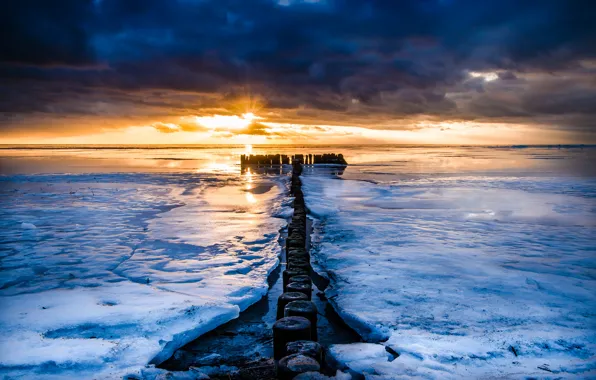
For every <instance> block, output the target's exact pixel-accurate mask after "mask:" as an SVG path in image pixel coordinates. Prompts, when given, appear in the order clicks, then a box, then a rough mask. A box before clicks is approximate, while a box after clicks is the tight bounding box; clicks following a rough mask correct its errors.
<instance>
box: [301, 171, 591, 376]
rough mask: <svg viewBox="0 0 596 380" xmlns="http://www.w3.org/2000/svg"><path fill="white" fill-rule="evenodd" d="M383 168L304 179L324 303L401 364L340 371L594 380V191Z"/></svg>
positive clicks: (518, 178) (535, 179)
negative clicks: (324, 280) (327, 282)
mask: <svg viewBox="0 0 596 380" xmlns="http://www.w3.org/2000/svg"><path fill="white" fill-rule="evenodd" d="M390 166H391V164H383V163H382V162H379V163H375V164H374V165H369V166H363V167H360V168H359V167H349V168H348V171H347V172H346V173H345V175H344V177H345V178H353V179H354V180H345V179H338V178H336V177H335V176H333V175H329V173H328V170H315V171H313V172H310V173H308V172H307V175H306V176H304V178H303V184H304V185H303V189H304V192H305V195H306V203H307V206H308V208H309V209H310V211H311V212H312V214H313V215H314V216H316V217H317V218H318V219H319V221H318V226H317V230H318V234H319V236H318V243H317V245H316V247H315V252H316V253H315V254H314V256H315V260H316V261H317V262H316V263H315V265H318V266H319V267H321V268H322V269H324V270H327V271H328V275H329V277H330V278H331V283H332V285H331V286H330V287H329V288H328V289H327V291H326V295H327V296H328V297H329V299H330V301H331V302H333V303H334V305H335V306H336V308H337V309H338V310H339V311H340V315H342V317H343V318H344V319H345V320H346V321H347V322H348V324H349V325H351V326H352V327H353V328H355V329H356V330H357V331H358V332H359V333H360V334H361V335H362V336H363V337H365V338H366V339H367V340H368V341H371V342H381V343H382V344H383V345H385V346H388V347H390V348H391V349H393V350H395V351H397V352H398V353H399V355H400V356H399V357H398V358H396V359H395V360H393V357H391V355H387V353H386V352H385V351H384V347H375V346H374V345H372V346H366V347H364V346H358V345H338V346H335V347H332V350H331V351H332V353H335V354H334V356H335V357H336V360H338V361H340V362H343V363H344V364H345V365H347V366H348V367H350V368H351V369H352V370H353V371H355V372H359V373H364V374H367V376H366V377H367V379H368V378H370V379H375V378H379V379H391V378H403V377H410V376H411V377H416V376H419V377H422V378H487V377H490V376H495V377H499V376H500V377H506V378H511V377H513V378H519V377H524V376H539V377H541V378H544V377H549V378H551V377H552V378H560V377H577V376H580V377H591V376H596V356H595V355H596V314H595V310H596V292H595V291H594V289H596V203H595V199H596V181H595V179H594V178H593V177H582V176H573V177H571V176H566V175H564V174H561V175H557V176H552V173H551V175H550V176H549V175H544V174H543V175H539V176H537V175H535V174H536V173H533V174H528V173H524V174H523V175H515V173H514V170H509V171H508V172H507V175H504V174H503V172H500V173H499V174H498V175H495V174H491V173H487V172H483V173H481V174H475V173H472V172H470V173H459V174H458V173H448V174H443V175H433V174H427V173H424V174H423V175H420V174H419V173H416V174H412V173H406V174H405V175H404V173H401V172H398V171H394V168H391V169H389V170H387V168H389V167H390ZM512 169H514V168H512ZM384 170H385V172H384ZM373 171H374V173H375V174H374V175H373V174H371V172H373ZM359 172H360V173H359ZM356 179H364V180H365V181H358V180H356ZM371 182H373V183H371Z"/></svg>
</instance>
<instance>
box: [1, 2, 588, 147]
mask: <svg viewBox="0 0 596 380" xmlns="http://www.w3.org/2000/svg"><path fill="white" fill-rule="evenodd" d="M594 15H596V2H595V1H586V0H498V1H494V0H482V1H479V0H410V1H406V0H126V1H123V0H52V1H47V0H20V1H3V2H1V3H0V22H1V23H0V30H1V34H2V36H3V37H2V39H0V144H17V143H28V144H33V143H35V144H37V143H46V144H60V143H64V144H70V143H72V144H135V143H138V144H153V143H156V144H193V143H206V144H228V143H231V144H238V143H246V144H280V143H281V144H283V143H301V144H308V143H313V144H333V143H341V144H345V143H358V144H366V143H375V144H378V143H404V144H568V143H596V22H595V20H594V17H595V16H594Z"/></svg>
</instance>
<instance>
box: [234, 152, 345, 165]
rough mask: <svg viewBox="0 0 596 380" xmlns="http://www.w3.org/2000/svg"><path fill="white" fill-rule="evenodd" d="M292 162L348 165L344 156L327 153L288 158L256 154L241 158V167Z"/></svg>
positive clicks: (278, 155)
mask: <svg viewBox="0 0 596 380" xmlns="http://www.w3.org/2000/svg"><path fill="white" fill-rule="evenodd" d="M291 162H300V163H301V164H303V165H314V164H334V165H347V164H348V163H347V162H346V160H345V159H344V156H343V155H342V154H335V153H325V154H295V155H293V156H288V155H286V154H256V155H246V154H243V155H241V156H240V165H241V166H247V165H257V166H275V165H289V164H290V163H291Z"/></svg>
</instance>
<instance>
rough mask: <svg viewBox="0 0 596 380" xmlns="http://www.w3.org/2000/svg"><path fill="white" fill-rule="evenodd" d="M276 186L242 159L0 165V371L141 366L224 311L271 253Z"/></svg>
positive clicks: (277, 220) (232, 313) (244, 299)
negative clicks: (32, 168)
mask: <svg viewBox="0 0 596 380" xmlns="http://www.w3.org/2000/svg"><path fill="white" fill-rule="evenodd" d="M286 187H287V180H286V179H285V177H284V176H279V175H277V176H257V175H250V173H247V174H244V175H240V174H229V175H227V174H226V175H224V174H218V175H209V174H190V173H187V174H181V173H180V174H125V173H122V174H80V175H32V176H29V175H18V176H5V177H0V197H1V199H2V208H1V209H0V260H1V261H0V262H1V268H0V269H1V270H0V310H2V311H1V313H0V330H1V331H2V334H1V336H0V376H9V377H10V378H31V377H32V376H33V377H35V378H57V379H58V378H59V379H63V378H77V379H80V378H102V379H103V378H118V377H122V376H124V375H127V374H136V375H139V376H141V375H143V371H145V372H146V371H148V370H147V368H146V366H147V364H149V363H150V362H152V363H159V362H160V361H162V360H165V359H167V358H168V357H169V356H170V355H171V354H172V353H173V352H174V350H175V349H177V348H179V347H180V346H182V345H184V344H185V343H187V342H189V341H191V340H193V339H195V338H197V337H198V336H200V335H201V334H203V333H205V332H207V331H209V330H211V329H213V328H215V327H217V326H219V325H221V324H223V323H225V322H227V321H229V320H231V319H233V318H236V317H237V316H238V314H239V313H240V312H241V311H242V310H244V309H246V308H247V307H248V306H250V305H251V304H252V303H254V302H256V301H257V300H259V299H260V298H261V297H262V296H263V295H264V294H265V293H266V292H267V282H266V279H267V276H268V274H269V273H270V272H271V271H272V270H273V269H274V268H275V267H276V266H277V265H278V255H279V252H280V246H279V244H278V238H279V230H280V228H282V226H283V225H284V224H285V220H284V217H286V216H287V215H288V214H289V213H290V212H291V209H290V207H289V204H288V202H289V199H288V198H287V197H286V196H285V191H286ZM147 373H148V372H147Z"/></svg>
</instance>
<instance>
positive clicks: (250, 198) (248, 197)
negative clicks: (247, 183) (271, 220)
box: [244, 191, 257, 204]
mask: <svg viewBox="0 0 596 380" xmlns="http://www.w3.org/2000/svg"><path fill="white" fill-rule="evenodd" d="M244 195H245V197H246V201H247V202H248V203H250V204H255V203H257V198H255V196H254V195H253V194H252V193H250V192H248V191H247V192H245V193H244Z"/></svg>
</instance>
